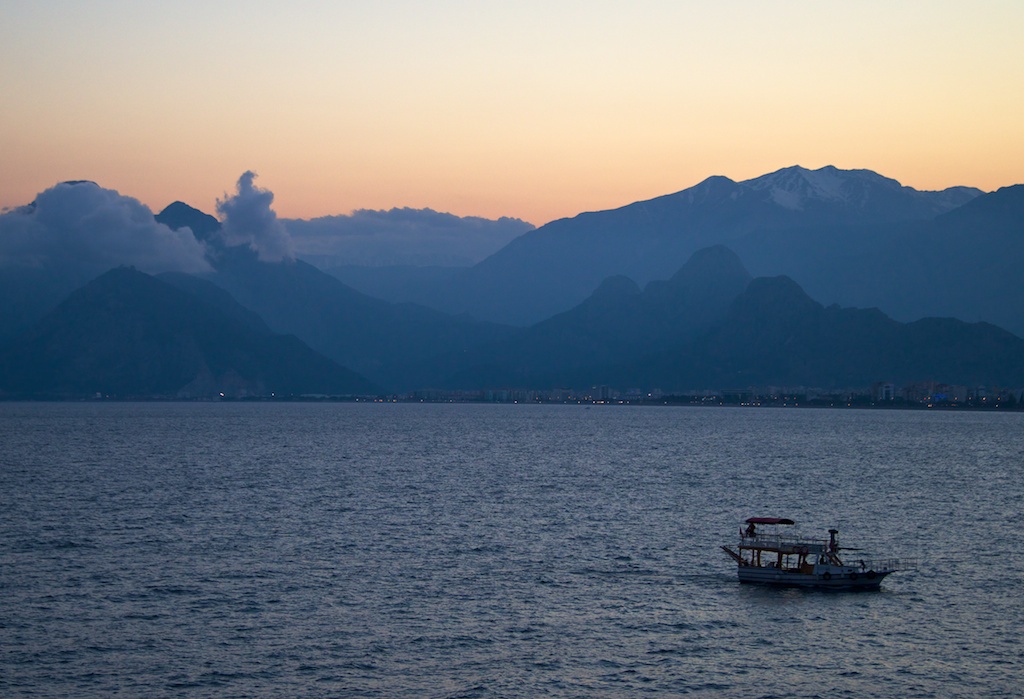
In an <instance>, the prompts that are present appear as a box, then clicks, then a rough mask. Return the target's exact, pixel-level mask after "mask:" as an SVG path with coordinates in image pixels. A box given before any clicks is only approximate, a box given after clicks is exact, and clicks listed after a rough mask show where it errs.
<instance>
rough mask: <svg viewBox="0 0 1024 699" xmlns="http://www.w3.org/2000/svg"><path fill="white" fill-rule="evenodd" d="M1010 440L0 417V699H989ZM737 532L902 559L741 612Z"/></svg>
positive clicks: (621, 424)
mask: <svg viewBox="0 0 1024 699" xmlns="http://www.w3.org/2000/svg"><path fill="white" fill-rule="evenodd" d="M1022 475H1024V413H1000V412H998V411H990V412H968V411H959V412H932V411H927V410H914V411H899V410H856V409H810V408H755V407H748V408H744V407H723V408H711V407H668V406H665V407H655V406H644V407H639V406H614V405H532V404H530V405H528V404H501V405H490V404H489V405H482V404H480V405H478V404H407V403H398V404H392V403H237V402H224V403H105V402H98V403H0V696H3V697H218V698H220V697H438V698H450V699H455V698H473V697H524V698H525V697H616V698H619V697H621V698H625V697H647V696H650V697H675V696H716V697H719V696H721V697H862V696H872V697H893V698H895V697H900V698H903V697H943V698H946V697H1002V696H1006V697H1009V696H1020V695H1021V692H1022V691H1024V690H1022V685H1024V631H1022V629H1024V585H1022V584H1024V535H1022V534H1021V531H1020V530H1021V527H1022V526H1024V521H1022V520H1024V500H1022V493H1024V484H1022ZM750 516H780V517H789V518H792V519H794V520H795V521H796V522H797V526H796V527H795V528H796V529H797V530H798V531H799V532H800V533H803V534H807V535H813V536H817V537H822V538H824V537H827V533H826V532H827V529H829V528H832V527H834V528H837V529H839V530H840V535H839V536H840V541H841V543H842V544H843V545H844V546H850V547H857V548H863V549H864V550H865V551H864V552H855V553H854V552H851V553H850V554H849V555H851V556H858V557H860V556H868V555H870V554H875V555H877V556H882V557H888V556H895V557H901V558H904V559H916V563H917V567H916V568H913V569H911V570H905V571H900V572H897V573H894V574H893V575H891V576H889V577H887V578H886V579H885V581H884V583H883V585H882V588H881V590H880V591H878V592H859V593H854V592H818V591H807V590H795V589H772V588H763V587H758V586H750V585H741V584H739V583H738V582H737V579H736V569H735V564H734V563H733V562H732V561H731V560H730V559H729V558H728V556H727V555H726V554H725V553H723V552H722V551H721V549H720V546H721V545H722V544H733V543H735V541H736V540H737V538H738V532H739V528H740V526H741V522H742V521H743V520H744V519H746V518H747V517H750Z"/></svg>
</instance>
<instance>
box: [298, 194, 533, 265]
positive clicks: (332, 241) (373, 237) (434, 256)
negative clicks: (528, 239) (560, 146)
mask: <svg viewBox="0 0 1024 699" xmlns="http://www.w3.org/2000/svg"><path fill="white" fill-rule="evenodd" d="M284 223H285V225H286V226H287V227H288V232H289V233H291V236H292V241H293V243H294V246H295V252H296V254H297V255H298V256H299V257H302V258H304V259H307V260H309V261H311V262H313V263H314V264H317V265H320V266H322V267H332V266H342V265H362V266H370V267H374V266H384V265H412V266H428V265H437V266H444V267H468V266H471V265H474V264H476V263H477V262H479V261H480V260H482V259H484V258H485V257H487V256H488V255H492V254H494V253H495V252H497V251H498V250H499V249H501V248H502V247H504V246H505V245H507V244H508V243H509V242H510V241H512V240H513V239H514V238H516V237H518V236H520V235H522V234H523V233H526V232H528V231H531V230H533V226H532V225H530V224H529V223H526V222H525V221H521V220H519V219H512V218H502V219H499V220H497V221H492V220H489V219H484V218H477V217H466V218H462V217H459V216H454V215H452V214H446V213H439V212H437V211H433V210H431V209H408V208H406V209H391V210H390V211H373V210H369V209H359V210H357V211H354V212H352V214H350V215H348V216H325V217H323V218H315V219H312V220H309V221H304V220H300V219H294V220H291V219H290V220H286V221H285V222H284Z"/></svg>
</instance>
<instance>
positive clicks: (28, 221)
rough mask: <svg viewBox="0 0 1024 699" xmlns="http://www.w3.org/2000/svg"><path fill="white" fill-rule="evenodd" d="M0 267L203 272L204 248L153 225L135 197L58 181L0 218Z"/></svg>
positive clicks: (188, 235)
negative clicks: (63, 267)
mask: <svg viewBox="0 0 1024 699" xmlns="http://www.w3.org/2000/svg"><path fill="white" fill-rule="evenodd" d="M0 265H2V266H14V265H31V266H45V265H53V266H66V267H72V268H77V269H82V270H87V271H93V272H102V271H106V270H107V269H110V268H111V267H116V266H118V265H131V266H134V267H136V268H138V269H140V270H142V271H144V272H149V273H158V272H170V271H175V272H190V273H194V272H203V271H207V270H209V269H210V265H209V263H208V262H207V260H206V248H205V247H204V245H203V244H202V243H200V242H199V241H198V240H196V238H195V236H193V235H192V231H190V230H189V229H187V228H185V229H181V230H176V231H175V230H171V229H170V228H168V227H167V226H165V225H163V224H161V223H157V222H156V220H155V219H154V218H153V212H152V211H150V210H149V208H148V207H147V206H145V205H144V204H142V203H141V202H140V201H138V200H137V199H133V198H131V197H126V196H122V195H121V194H119V193H118V192H116V191H114V190H112V189H104V188H102V187H100V186H99V185H97V184H96V183H94V182H62V183H60V184H58V185H56V186H54V187H51V188H50V189H47V190H46V191H44V192H41V193H40V194H39V195H38V196H37V197H36V200H35V201H34V202H32V203H31V204H29V205H27V206H23V207H20V208H17V209H14V210H12V211H8V212H5V213H3V214H0Z"/></svg>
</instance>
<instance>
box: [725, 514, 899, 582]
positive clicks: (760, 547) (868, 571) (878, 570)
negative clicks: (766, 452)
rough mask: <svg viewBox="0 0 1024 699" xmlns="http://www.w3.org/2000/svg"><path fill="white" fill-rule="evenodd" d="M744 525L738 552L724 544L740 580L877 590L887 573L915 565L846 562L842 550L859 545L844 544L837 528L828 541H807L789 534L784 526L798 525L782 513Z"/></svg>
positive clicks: (758, 518)
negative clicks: (734, 562) (840, 544)
mask: <svg viewBox="0 0 1024 699" xmlns="http://www.w3.org/2000/svg"><path fill="white" fill-rule="evenodd" d="M745 524H746V527H741V528H740V540H739V545H738V546H737V547H736V550H733V549H732V548H730V547H728V546H722V549H723V550H724V551H725V552H726V553H727V554H729V556H730V557H731V558H732V559H733V560H734V561H736V565H737V574H738V576H739V580H740V582H741V583H756V584H761V585H777V586H780V587H809V588H816V589H822V590H877V589H878V588H879V587H880V586H881V584H882V580H883V579H884V578H885V577H886V576H887V575H889V574H891V573H894V572H896V571H897V570H904V569H906V568H908V567H911V565H910V563H909V562H907V561H904V562H901V561H900V560H898V559H894V558H893V559H887V560H865V559H863V558H859V559H857V560H852V558H851V559H850V560H843V558H840V556H839V551H840V550H841V549H845V550H847V551H859V550H860V549H851V548H848V547H840V546H839V530H838V529H829V530H828V539H807V538H803V537H800V536H795V535H791V534H789V533H788V532H787V531H786V529H785V528H786V527H790V526H792V525H794V524H796V523H795V522H794V521H793V520H791V519H786V518H784V517H751V518H749V519H748V520H746V522H745Z"/></svg>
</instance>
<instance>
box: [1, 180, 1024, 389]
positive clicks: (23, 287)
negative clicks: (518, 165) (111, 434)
mask: <svg viewBox="0 0 1024 699" xmlns="http://www.w3.org/2000/svg"><path fill="white" fill-rule="evenodd" d="M13 215H15V214H14V213H13V212H12V213H8V214H3V215H2V216H0V224H2V223H3V221H2V219H3V218H5V217H9V216H13ZM17 215H21V216H27V215H31V214H30V213H27V212H25V211H22V212H21V213H19V214H17ZM156 222H157V223H162V224H164V225H166V226H167V227H168V228H170V229H172V230H176V231H179V232H180V231H182V230H185V229H188V230H190V231H191V232H192V235H193V236H194V238H195V240H198V241H200V242H201V243H202V244H203V246H204V247H205V249H206V250H207V259H208V260H209V268H210V269H209V270H208V271H205V272H201V273H198V274H192V275H186V274H181V273H173V274H161V275H158V276H152V275H147V274H144V273H142V272H140V271H136V270H132V269H127V268H119V269H114V270H112V271H110V272H108V273H106V274H102V275H101V276H99V277H97V278H93V277H95V274H93V275H92V276H91V277H89V278H86V279H79V278H76V276H75V274H73V273H68V269H67V268H66V267H65V268H61V269H59V270H58V269H56V268H55V267H52V266H51V267H48V266H46V265H36V266H35V267H30V266H17V265H13V266H11V265H9V266H6V267H3V268H0V291H2V292H3V293H4V297H5V298H8V299H13V300H14V303H12V304H7V307H6V308H5V309H4V310H3V311H0V396H3V397H8V398H26V397H45V398H81V397H95V396H112V397H120V398H209V397H213V398H219V397H221V396H222V395H223V397H225V398H228V397H267V396H273V397H275V398H281V397H301V396H305V397H323V396H334V397H354V396H371V397H376V396H396V395H403V396H412V397H418V398H423V399H431V398H437V397H441V396H444V397H449V398H450V397H462V398H465V399H471V400H485V399H494V400H499V399H506V398H509V397H515V396H518V397H521V398H524V399H545V400H549V399H550V400H558V399H565V400H571V399H592V400H611V399H630V400H647V399H662V400H664V397H665V396H686V398H685V399H680V400H682V401H683V402H698V403H711V404H714V403H716V401H717V402H719V403H729V402H739V403H750V402H762V403H779V404H791V403H795V402H797V400H796V399H797V397H799V400H800V401H802V402H804V403H805V404H806V402H808V401H815V400H817V401H820V402H822V403H823V404H824V403H827V404H844V403H849V404H866V403H871V402H875V403H882V404H888V405H893V404H900V403H901V402H903V403H905V404H915V405H916V404H925V405H927V404H931V405H953V404H955V405H964V404H972V405H979V406H984V405H992V404H999V405H1002V406H1004V407H1005V406H1011V405H1014V404H1015V402H1019V400H1020V395H1019V389H1020V388H1021V387H1024V340H1022V339H1021V337H1020V335H1022V334H1024V275H1022V274H1020V272H1019V270H1020V269H1021V268H1022V265H1021V262H1022V261H1024V187H1022V186H1016V187H1008V188H1005V189H1001V190H999V191H997V192H994V193H991V194H983V193H981V192H979V191H977V190H971V189H967V188H953V189H950V190H945V191H943V192H918V191H916V190H913V189H910V188H907V187H902V186H900V185H899V183H897V182H895V181H893V180H889V179H886V178H884V177H881V176H879V175H877V174H875V173H872V172H869V171H840V170H836V169H834V168H823V169H821V170H817V171H808V170H804V169H802V168H787V169H785V170H781V171H779V172H776V173H772V174H771V175H765V176H764V177H760V178H757V179H754V180H749V181H747V182H740V183H737V182H732V181H731V180H728V179H726V178H711V179H709V180H706V181H705V182H703V183H701V184H699V185H697V186H695V187H692V188H690V189H688V190H684V191H682V192H679V193H677V194H673V195H668V196H665V197H660V198H658V199H653V200H650V201H646V202H639V203H637V204H632V205H630V206H627V207H623V208H621V209H616V210H613V211H605V212H598V213H589V214H581V215H580V216H577V217H575V218H573V219H563V220H560V221H555V222H552V223H550V224H548V225H546V226H543V227H541V228H539V229H536V230H532V231H528V232H526V233H524V234H522V235H520V236H519V237H517V238H515V239H514V240H512V242H510V243H509V244H508V245H506V246H505V247H503V248H502V249H500V250H499V251H498V252H496V253H495V254H493V255H491V256H490V257H487V258H486V259H484V260H483V261H481V262H479V263H477V264H475V265H472V266H469V267H450V268H431V269H426V268H413V267H409V268H401V267H388V268H374V267H363V268H361V269H360V271H359V273H358V274H355V273H352V269H355V268H351V267H350V268H348V269H347V271H345V272H344V273H342V272H339V271H338V270H334V274H328V273H327V272H325V271H323V270H320V269H318V268H316V267H314V266H313V265H311V264H309V263H308V262H304V261H302V260H296V259H284V260H282V261H269V262H268V261H265V260H261V259H259V257H258V255H257V254H256V252H254V250H252V249H251V248H249V247H248V246H245V245H237V246H229V245H228V244H227V243H226V242H225V241H224V239H223V237H222V236H221V235H220V233H219V231H220V225H221V224H220V222H219V221H218V220H217V219H215V218H213V217H212V216H209V215H207V214H204V213H203V212H200V211H198V210H196V209H193V208H192V207H189V206H187V205H185V204H182V203H180V202H179V203H175V204H173V205H171V206H169V207H168V208H167V209H165V210H164V211H163V212H161V213H160V214H159V215H157V216H156ZM164 230H166V229H164ZM2 232H3V228H0V233H2ZM190 239H191V238H190ZM748 270H749V271H748ZM345 274H349V275H350V276H351V277H352V278H353V279H352V280H350V281H353V283H358V284H359V286H360V288H361V289H363V290H362V291H360V290H357V289H356V288H353V286H351V285H349V284H346V283H344V282H343V281H342V280H341V279H339V278H338V275H340V276H344V275H345ZM967 278H969V279H970V283H969V284H968V283H966V282H965V281H963V280H965V279H967ZM370 290H372V291H373V292H374V294H376V296H374V295H370V294H368V293H365V292H366V291H370ZM385 299H387V300H385ZM957 318H959V319H957ZM1003 328H1007V329H1003ZM1014 333H1016V334H1014Z"/></svg>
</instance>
